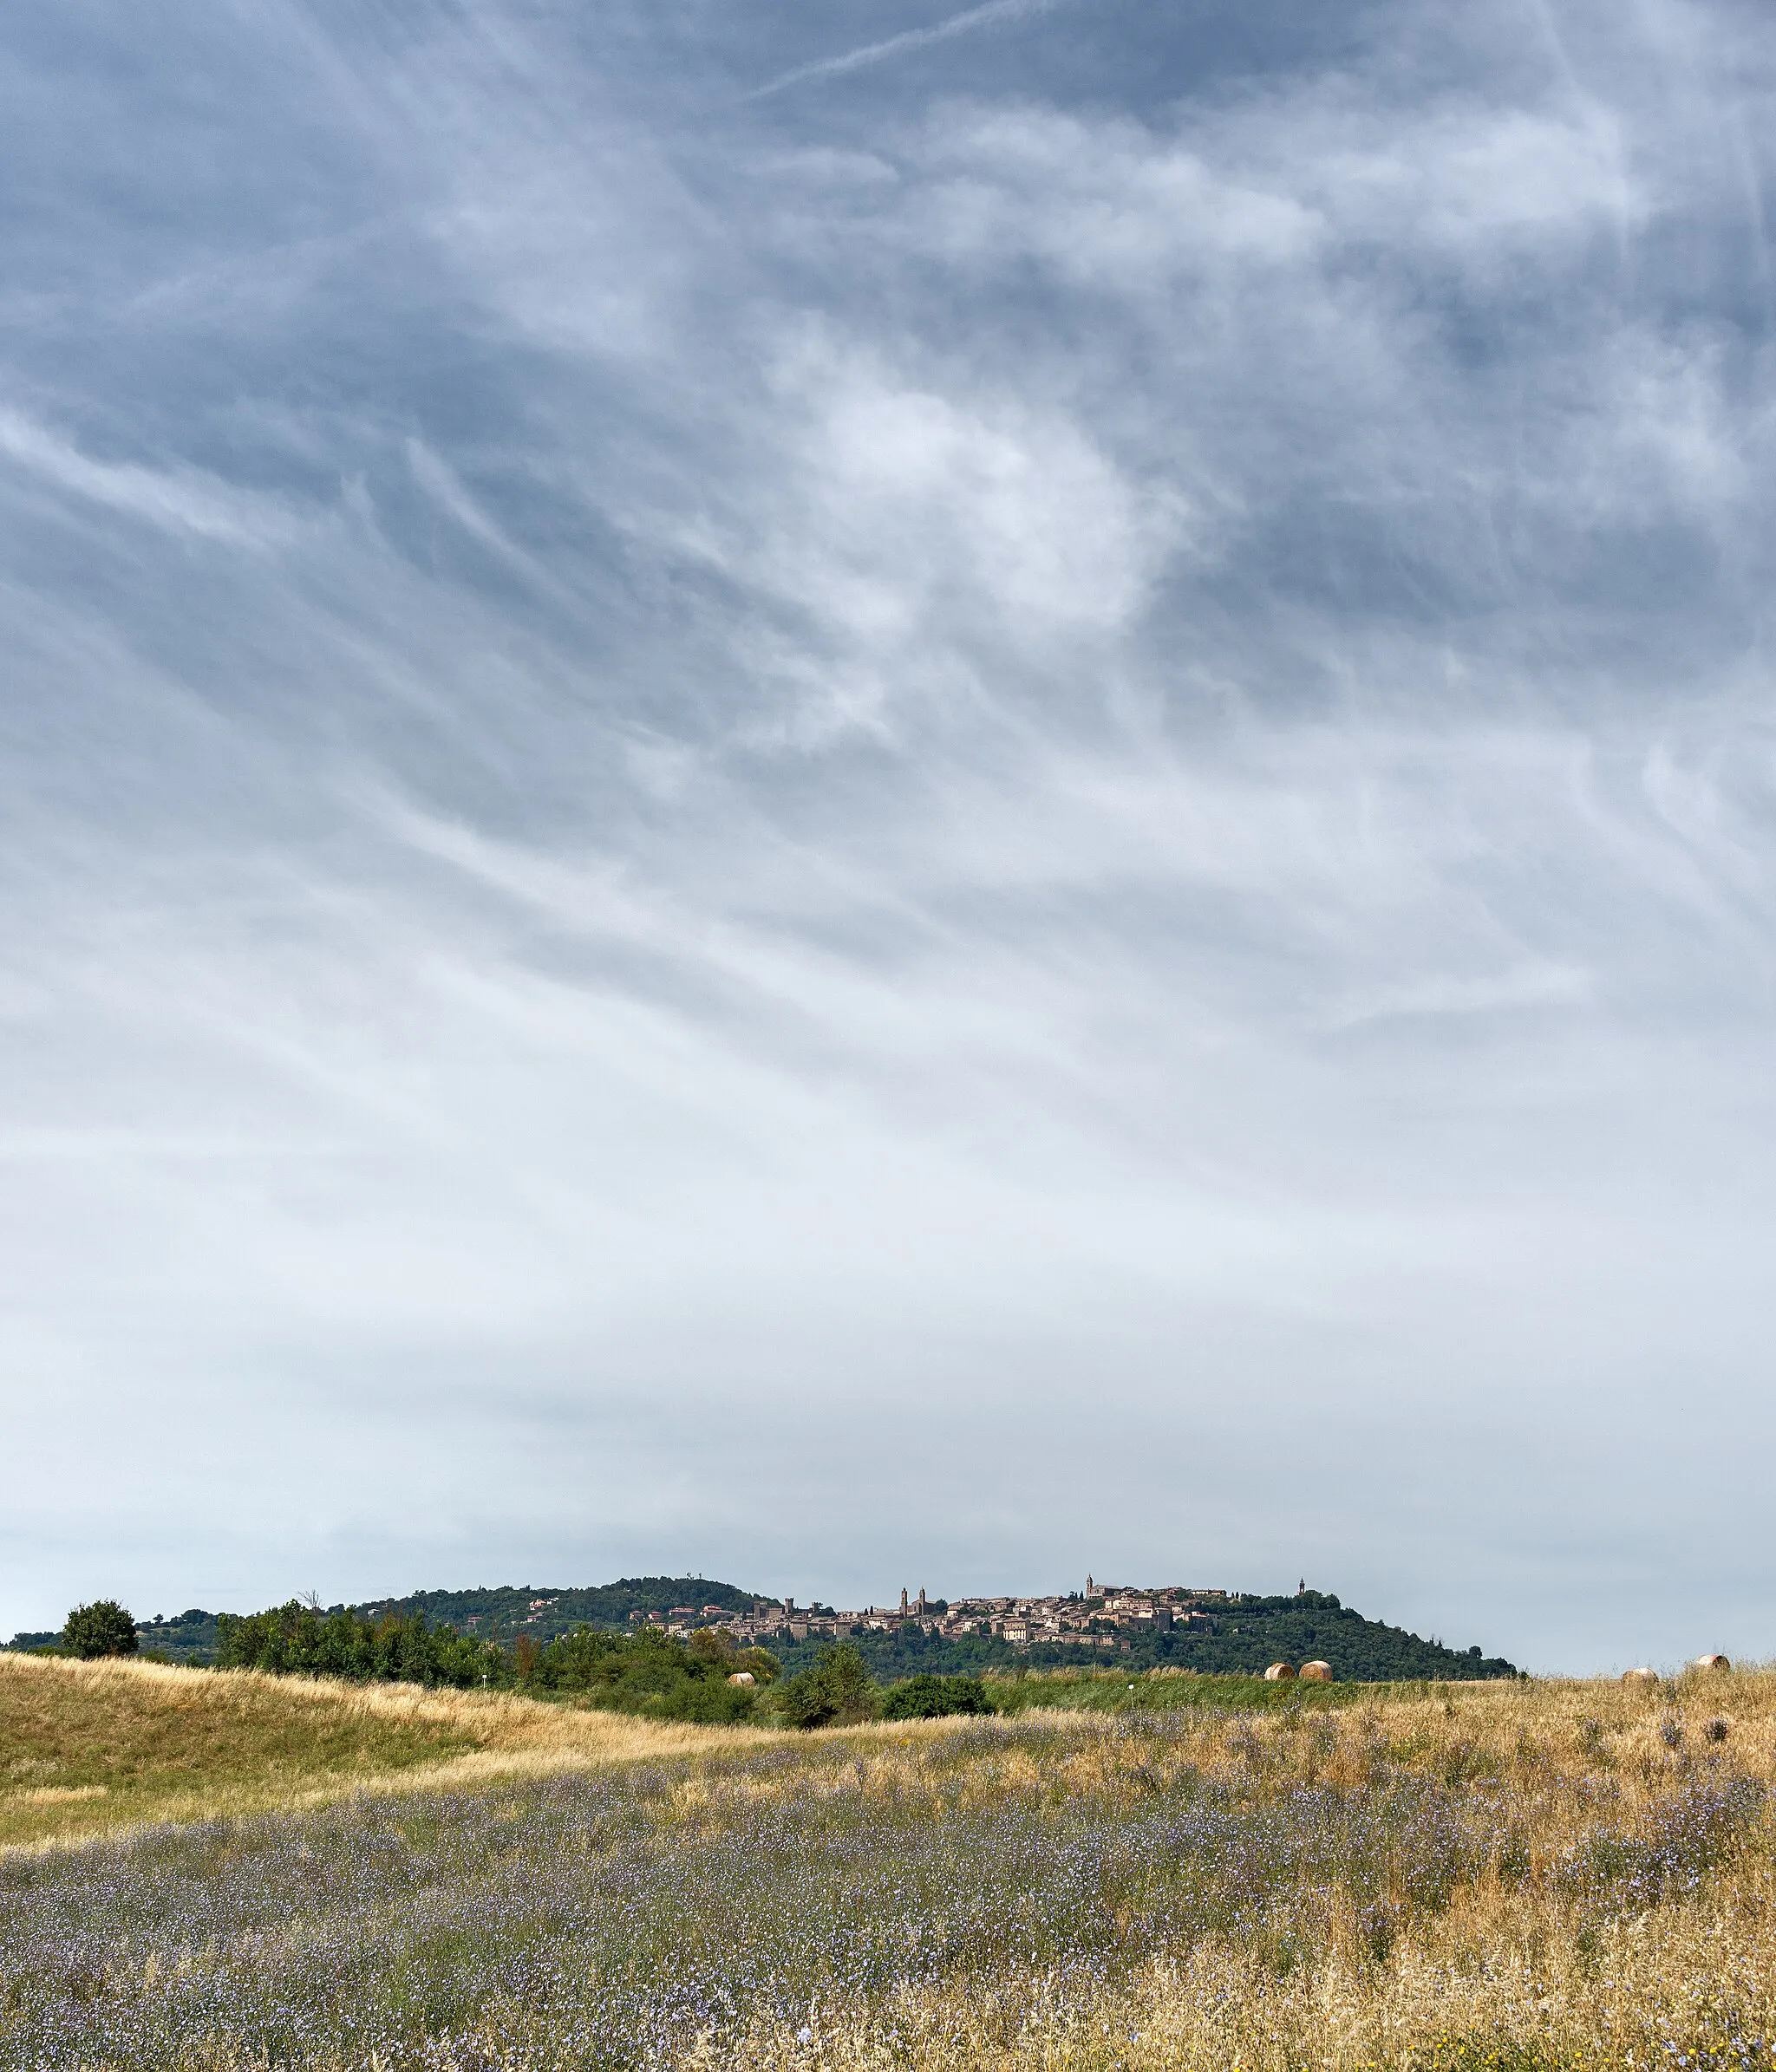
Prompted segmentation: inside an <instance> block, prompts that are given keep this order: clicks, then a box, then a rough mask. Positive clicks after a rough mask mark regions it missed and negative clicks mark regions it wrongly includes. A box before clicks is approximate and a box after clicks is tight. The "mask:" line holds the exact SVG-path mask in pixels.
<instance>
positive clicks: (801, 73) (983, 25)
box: [747, 0, 1064, 101]
mask: <svg viewBox="0 0 1776 2072" xmlns="http://www.w3.org/2000/svg"><path fill="white" fill-rule="evenodd" d="M1063 3H1064V0H986V4H985V5H983V6H981V7H969V8H964V9H963V11H962V12H961V13H960V14H957V15H950V16H946V18H945V19H944V20H943V21H941V22H933V23H930V25H929V26H928V27H925V28H923V29H903V30H902V31H901V32H900V34H899V35H898V36H883V37H881V38H879V39H878V41H877V42H873V43H862V44H859V46H858V47H857V48H856V49H853V50H846V51H844V52H842V53H841V54H840V55H838V56H837V57H823V58H816V59H815V60H813V62H811V63H809V64H806V65H795V66H793V67H792V68H790V69H789V70H788V71H787V72H783V73H780V74H779V75H778V76H777V77H776V78H775V79H773V80H770V81H767V83H766V84H765V85H764V86H761V87H757V88H754V90H753V92H752V93H751V94H748V96H747V99H748V100H749V101H763V100H765V99H766V98H767V97H768V96H769V95H771V94H780V93H782V92H783V91H784V90H785V88H788V87H796V86H802V85H805V84H806V83H807V82H809V81H813V80H817V79H836V78H839V77H842V76H843V75H845V74H846V73H847V72H861V71H863V70H864V69H865V68H866V67H868V66H871V65H879V64H884V63H886V62H888V61H889V60H891V59H893V58H897V57H904V56H906V55H910V54H911V52H913V51H915V50H924V49H929V48H930V46H931V45H932V44H933V43H944V42H949V41H950V38H951V37H952V36H970V35H972V34H973V33H974V32H975V31H976V29H996V28H1000V27H1002V26H1008V25H1010V24H1013V23H1020V22H1027V21H1030V20H1032V19H1034V18H1035V17H1036V16H1040V15H1046V14H1052V13H1053V12H1054V10H1055V9H1056V8H1057V7H1059V6H1061V5H1062V4H1063Z"/></svg>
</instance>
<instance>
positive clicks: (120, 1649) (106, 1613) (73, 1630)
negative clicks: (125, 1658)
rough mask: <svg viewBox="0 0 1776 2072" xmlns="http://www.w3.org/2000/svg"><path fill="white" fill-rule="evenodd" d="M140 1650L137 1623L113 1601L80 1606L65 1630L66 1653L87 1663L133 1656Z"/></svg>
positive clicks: (108, 1599)
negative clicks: (103, 1656)
mask: <svg viewBox="0 0 1776 2072" xmlns="http://www.w3.org/2000/svg"><path fill="white" fill-rule="evenodd" d="M136 1646H137V1641H136V1637H135V1621H134V1619H132V1618H131V1617H130V1615H129V1613H127V1612H126V1611H125V1610H124V1608H123V1606H121V1604H119V1603H118V1602H117V1600H116V1599H115V1598H112V1597H101V1598H100V1599H99V1600H98V1601H97V1602H96V1603H95V1604H90V1605H76V1606H75V1607H74V1609H73V1611H71V1612H70V1613H69V1614H68V1623H67V1624H66V1625H65V1626H63V1627H62V1652H63V1654H67V1655H78V1656H79V1657H80V1658H81V1660H82V1661H83V1662H90V1661H93V1660H95V1658H97V1657H99V1656H100V1655H133V1654H134V1652H135V1651H136Z"/></svg>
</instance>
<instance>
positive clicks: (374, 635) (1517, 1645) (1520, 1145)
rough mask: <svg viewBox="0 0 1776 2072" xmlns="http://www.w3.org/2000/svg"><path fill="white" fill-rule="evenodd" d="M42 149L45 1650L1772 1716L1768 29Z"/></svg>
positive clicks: (586, 30) (714, 50) (1322, 14)
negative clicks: (646, 1637)
mask: <svg viewBox="0 0 1776 2072" xmlns="http://www.w3.org/2000/svg"><path fill="white" fill-rule="evenodd" d="M4 36H5V41H6V44H7V49H6V53H5V62H4V64H3V67H0V134H3V135H4V137H5V139H6V145H5V154H6V162H7V177H6V179H5V180H4V182H3V184H0V226H3V227H0V238H3V255H4V264H3V267H0V318H3V321H0V543H3V551H0V612H3V617H4V626H3V653H4V656H5V662H4V671H3V689H0V726H3V734H0V902H3V903H0V916H3V923H0V1234H3V1235H0V1300H3V1311H4V1314H3V1328H0V1344H3V1352H0V1363H3V1364H0V1391H3V1398H4V1401H3V1405H0V1408H3V1417H4V1429H5V1432H6V1446H5V1464H4V1467H3V1470H0V1472H3V1475H4V1478H5V1502H4V1504H3V1507H0V1627H4V1629H5V1630H6V1631H8V1632H10V1631H11V1630H12V1629H13V1628H14V1627H15V1626H40V1625H47V1624H51V1623H55V1622H59V1620H60V1618H61V1616H62V1613H63V1611H64V1610H65V1609H66V1607H67V1606H68V1605H69V1603H71V1602H72V1601H74V1600H75V1599H77V1598H82V1597H86V1596H90V1595H93V1594H95V1593H105V1594H112V1593H115V1594H118V1595H121V1596H122V1597H123V1598H124V1599H125V1600H126V1601H127V1602H128V1603H130V1604H131V1605H132V1606H133V1607H134V1609H135V1610H136V1611H137V1613H139V1614H141V1615H146V1614H148V1613H153V1612H157V1611H164V1612H168V1613H170V1612H173V1611H176V1610H179V1609H180V1608H182V1607H184V1606H187V1605H203V1606H209V1607H212V1608H215V1607H222V1608H232V1609H237V1610H242V1609H249V1608H251V1607H253V1606H258V1605H259V1604H262V1603H264V1602H266V1601H268V1600H274V1599H281V1598H283V1597H285V1596H288V1595H290V1594H291V1593H294V1592H296V1591H297V1590H306V1589H308V1588H310V1587H312V1588H315V1589H317V1590H319V1591H320V1592H321V1593H322V1594H323V1596H324V1597H326V1598H328V1599H336V1598H343V1597H363V1596H369V1595H372V1594H381V1593H389V1592H391V1591H398V1590H404V1589H408V1588H413V1587H428V1586H441V1585H447V1584H473V1583H478V1582H483V1581H485V1582H490V1583H491V1582H504V1581H515V1582H532V1583H537V1584H543V1583H578V1582H591V1581H598V1580H605V1579H607V1578H609V1577H610V1576H613V1575H617V1574H636V1573H641V1572H652V1571H664V1572H667V1573H672V1574H677V1573H702V1574H707V1575H710V1576H720V1577H722V1578H725V1579H728V1580H736V1581H740V1582H743V1583H746V1584H748V1585H751V1586H753V1587H759V1588H768V1589H773V1590H778V1591H784V1590H788V1591H793V1592H794V1593H796V1594H798V1595H800V1596H807V1595H812V1594H815V1593H819V1594H820V1595H823V1596H825V1597H827V1598H830V1599H832V1600H836V1601H839V1602H841V1603H846V1604H849V1603H852V1602H856V1601H858V1600H870V1599H876V1600H881V1599H883V1598H885V1597H886V1596H887V1595H888V1594H889V1593H891V1592H894V1591H898V1589H899V1588H900V1587H901V1586H902V1584H903V1583H904V1584H907V1585H909V1586H910V1587H913V1588H915V1589H917V1587H919V1586H920V1585H921V1584H923V1585H924V1586H926V1587H929V1588H930V1590H931V1591H932V1592H933V1593H938V1592H945V1591H947V1592H949V1593H958V1592H963V1591H970V1590H981V1589H987V1588H1017V1587H1022V1588H1035V1587H1043V1588H1065V1587H1076V1586H1077V1585H1078V1584H1079V1583H1080V1582H1081V1581H1082V1580H1083V1578H1084V1575H1085V1574H1086V1571H1087V1569H1088V1568H1089V1569H1091V1570H1092V1571H1093V1572H1094V1574H1096V1575H1097V1576H1099V1577H1100V1578H1103V1577H1105V1576H1107V1575H1108V1576H1110V1577H1112V1578H1113V1579H1120V1578H1123V1577H1127V1578H1128V1579H1130V1580H1150V1581H1183V1582H1199V1583H1213V1584H1220V1585H1225V1586H1229V1587H1244V1588H1248V1589H1266V1590H1274V1589H1292V1588H1293V1587H1294V1586H1295V1584H1296V1580H1298V1579H1299V1578H1300V1577H1302V1576H1305V1577H1306V1578H1307V1579H1308V1580H1309V1581H1310V1582H1312V1583H1314V1584H1316V1585H1317V1586H1318V1587H1322V1588H1325V1589H1331V1590H1336V1591H1338V1592H1339V1593H1341V1594H1342V1596H1343V1597H1344V1598H1345V1600H1346V1601H1347V1602H1350V1603H1355V1604H1356V1605H1358V1606H1361V1608H1363V1609H1365V1610H1367V1611H1369V1612H1371V1613H1374V1614H1376V1615H1380V1616H1383V1617H1386V1618H1387V1619H1390V1620H1393V1621H1397V1622H1399V1623H1401V1624H1405V1625H1407V1626H1414V1627H1415V1628H1417V1629H1418V1630H1420V1631H1421V1632H1427V1633H1436V1634H1439V1635H1440V1636H1441V1637H1442V1638H1444V1639H1447V1640H1448V1641H1450V1642H1452V1643H1453V1644H1455V1645H1462V1646H1466V1645H1468V1644H1469V1643H1471V1642H1479V1643H1481V1644H1482V1645H1484V1646H1485V1648H1486V1649H1487V1651H1488V1652H1492V1651H1494V1650H1497V1651H1499V1652H1505V1653H1507V1654H1510V1655H1512V1657H1513V1658H1516V1659H1518V1660H1520V1661H1523V1662H1525V1663H1526V1664H1529V1665H1533V1666H1536V1667H1544V1668H1547V1667H1572V1668H1591V1667H1599V1668H1603V1667H1609V1666H1612V1665H1613V1666H1620V1665H1622V1664H1623V1663H1626V1662H1629V1661H1632V1660H1638V1659H1652V1660H1656V1661H1666V1660H1669V1659H1671V1658H1674V1657H1676V1656H1679V1655H1681V1654H1684V1653H1694V1652H1700V1651H1701V1649H1703V1648H1704V1647H1707V1648H1714V1647H1724V1648H1726V1649H1727V1650H1729V1651H1731V1652H1734V1653H1740V1652H1751V1653H1765V1654H1767V1653H1770V1652H1773V1650H1776V1626H1773V1624H1772V1620H1771V1605H1772V1593H1773V1587H1776V1547H1773V1546H1772V1543H1771V1541H1770V1538H1769V1534H1768V1532H1767V1530H1766V1515H1767V1510H1768V1504H1769V1495H1768V1488H1767V1485H1768V1480H1769V1474H1770V1469H1769V1462H1770V1459H1771V1456H1772V1450H1773V1446H1776V1398H1773V1391H1772V1388H1771V1377H1772V1367H1773V1359H1776V1161H1773V1157H1772V1150H1773V1144H1776V1050H1773V1045H1772V1006H1773V981H1776V968H1773V965H1776V961H1773V943H1776V931H1773V922H1776V702H1773V697H1772V684H1771V675H1772V642H1771V626H1770V601H1771V598H1772V595H1773V591H1772V574H1773V570H1772V568H1771V563H1772V559H1773V543H1776V530H1773V520H1776V482H1773V474H1772V460H1773V449H1776V364H1773V357H1772V351H1773V319H1776V260H1773V257H1772V251H1771V244H1770V238H1769V235H1768V232H1769V228H1770V225H1769V222H1768V220H1767V218H1768V217H1769V214H1770V212H1771V211H1772V209H1773V207H1776V147H1773V144H1772V139H1773V137H1776V29H1773V25H1772V23H1771V18H1770V16H1769V13H1768V11H1767V9H1766V7H1764V6H1763V5H1761V4H1760V3H1758V0H1742V3H1736V0H1720V3H1718V4H1706V3H1698V4H1685V3H1680V0H1504V3H1503V4H1501V5H1498V6H1496V7H1486V8H1471V7H1464V6H1459V5H1455V4H1445V3H1444V0H1350V3H1349V4H1341V5H1338V6H1327V5H1324V4H1322V3H1320V0H1178V3H1177V4H1175V5H1164V6H1156V5H1154V4H1153V0H1047V3H1044V0H991V3H989V4H986V5H977V6H973V7H970V8H968V9H966V10H963V11H960V12H958V11H957V10H956V9H955V8H954V6H953V5H951V6H948V7H946V6H944V5H942V4H934V3H932V0H869V3H865V0H597V4H595V5H591V6H587V5H584V4H570V3H569V0H475V4H473V5H454V4H446V3H444V0H399V3H394V0H301V3H297V0H217V3H216V4H214V5H212V6H206V7H204V8H201V9H186V10H172V11H171V12H168V11H167V10H146V11H145V10H140V9H134V8H131V7H127V6H123V5H119V4H117V3H116V0H64V3H63V4H61V5H58V6H56V7H55V8H48V9H42V8H39V9H19V10H13V11H12V13H11V16H10V18H9V21H8V23H7V24H6V28H5V31H4Z"/></svg>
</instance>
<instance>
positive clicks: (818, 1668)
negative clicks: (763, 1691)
mask: <svg viewBox="0 0 1776 2072" xmlns="http://www.w3.org/2000/svg"><path fill="white" fill-rule="evenodd" d="M881 1697H882V1694H881V1692H880V1691H878V1689H877V1688H876V1685H875V1684H873V1683H872V1681H871V1678H870V1672H869V1670H868V1668H867V1666H866V1665H865V1662H864V1658H863V1656H862V1655H861V1653H859V1651H858V1650H857V1649H856V1648H854V1647H853V1646H852V1645H851V1643H850V1642H849V1641H848V1640H841V1641H839V1643H838V1644H837V1645H834V1646H832V1647H823V1648H822V1649H821V1650H820V1652H819V1658H818V1659H817V1660H816V1662H815V1664H814V1665H813V1668H812V1669H805V1670H803V1671H802V1672H801V1674H800V1676H796V1677H791V1678H790V1679H789V1680H788V1682H787V1684H784V1685H783V1686H782V1687H781V1689H780V1691H779V1692H778V1694H777V1703H778V1705H779V1707H780V1709H781V1711H782V1714H783V1717H784V1718H785V1719H787V1721H788V1722H789V1723H790V1725H791V1726H793V1727H800V1728H801V1729H802V1730H804V1731H807V1730H812V1729H813V1728H815V1727H854V1726H857V1725H858V1724H859V1723H861V1722H862V1721H864V1720H866V1719H873V1718H874V1717H876V1710H877V1708H878V1705H879V1704H880V1703H881Z"/></svg>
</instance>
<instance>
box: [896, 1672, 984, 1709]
mask: <svg viewBox="0 0 1776 2072" xmlns="http://www.w3.org/2000/svg"><path fill="white" fill-rule="evenodd" d="M992 1710H993V1701H992V1699H991V1698H990V1697H988V1695H987V1686H986V1685H985V1684H983V1683H982V1681H981V1679H980V1678H978V1677H933V1676H917V1677H909V1678H907V1680H906V1682H905V1683H904V1684H895V1686H894V1688H893V1689H892V1690H891V1691H890V1692H889V1693H888V1695H887V1697H885V1698H884V1699H883V1701H882V1717H883V1718H884V1719H942V1718H943V1717H946V1716H947V1715H949V1714H950V1713H952V1712H990V1711H992Z"/></svg>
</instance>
